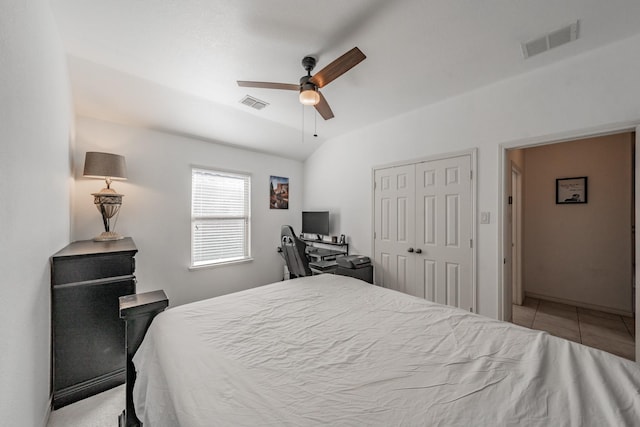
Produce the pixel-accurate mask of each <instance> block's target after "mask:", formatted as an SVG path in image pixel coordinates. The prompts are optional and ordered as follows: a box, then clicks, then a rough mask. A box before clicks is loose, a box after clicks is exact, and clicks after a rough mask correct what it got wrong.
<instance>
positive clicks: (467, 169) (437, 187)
mask: <svg viewBox="0 0 640 427" xmlns="http://www.w3.org/2000/svg"><path fill="white" fill-rule="evenodd" d="M472 209H473V203H472V188H471V157H470V156H468V155H464V156H459V157H452V158H447V159H442V160H432V161H427V162H423V163H418V164H417V165H416V218H417V219H416V243H415V244H416V246H415V251H416V254H415V259H416V281H415V282H414V286H415V287H414V289H412V290H411V291H410V292H409V293H411V294H414V295H416V296H420V297H423V298H426V299H428V300H430V301H435V302H438V303H440V304H447V305H452V306H456V307H460V308H463V309H465V310H472V309H473V278H472V271H473V268H472V265H473V249H472V241H471V239H472V236H473V234H472V233H473V230H472V220H473V215H472Z"/></svg>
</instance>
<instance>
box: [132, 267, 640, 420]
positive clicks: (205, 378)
mask: <svg viewBox="0 0 640 427" xmlns="http://www.w3.org/2000/svg"><path fill="white" fill-rule="evenodd" d="M134 363H135V366H136V369H137V373H138V379H137V382H136V384H135V389H134V401H135V402H136V411H137V414H138V416H139V418H140V419H141V420H142V421H143V423H144V425H145V427H178V426H181V427H195V426H202V427H212V426H261V425H267V426H285V425H287V426H288V425H290V426H312V425H319V424H324V425H332V426H361V425H366V426H506V425H514V426H515V425H518V426H545V427H546V426H625V425H626V426H632V425H636V426H637V425H640V366H639V365H636V364H635V363H634V362H631V361H628V360H624V359H622V358H619V357H617V356H613V355H610V354H607V353H604V352H601V351H599V350H595V349H591V348H589V347H585V346H582V345H580V344H576V343H572V342H569V341H565V340H563V339H560V338H556V337H553V336H551V335H548V334H547V333H544V332H539V331H533V330H528V329H526V328H521V327H518V326H515V325H512V324H509V323H504V322H500V321H496V320H492V319H489V318H486V317H482V316H478V315H474V314H470V313H467V312H465V311H462V310H458V309H455V308H452V307H447V306H442V305H438V304H434V303H430V302H428V301H425V300H422V299H418V298H414V297H411V296H408V295H405V294H401V293H398V292H394V291H389V290H386V289H382V288H379V287H376V286H372V285H369V284H366V283H364V282H361V281H358V280H355V279H351V278H349V277H344V276H334V275H328V274H325V275H320V276H313V277H308V278H302V279H295V280H290V281H286V282H280V283H275V284H272V285H267V286H263V287H260V288H256V289H252V290H249V291H244V292H239V293H236V294H230V295H226V296H222V297H218V298H214V299H210V300H205V301H200V302H196V303H192V304H188V305H184V306H179V307H176V308H172V309H169V310H167V311H166V312H164V313H162V314H160V315H159V316H158V317H157V318H156V319H155V320H154V322H153V324H152V325H151V328H150V329H149V331H148V333H147V336H146V338H145V340H144V342H143V344H142V346H141V347H140V349H139V350H138V352H137V354H136V356H135V357H134Z"/></svg>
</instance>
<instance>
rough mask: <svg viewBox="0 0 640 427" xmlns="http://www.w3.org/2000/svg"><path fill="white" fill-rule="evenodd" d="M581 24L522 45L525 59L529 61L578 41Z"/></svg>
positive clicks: (573, 24)
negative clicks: (530, 58) (548, 51)
mask: <svg viewBox="0 0 640 427" xmlns="http://www.w3.org/2000/svg"><path fill="white" fill-rule="evenodd" d="M579 23H580V21H576V22H574V23H572V24H571V25H567V26H566V27H563V28H560V29H559V30H556V31H552V32H550V33H548V34H545V35H544V36H542V37H538V38H537V39H534V40H530V41H528V42H526V43H522V53H523V55H524V58H525V59H527V58H529V57H530V56H534V55H538V54H539V53H542V52H546V51H547V50H549V49H553V48H554V47H558V46H562V45H563V44H566V43H569V42H572V41H574V40H576V39H577V38H578V27H579Z"/></svg>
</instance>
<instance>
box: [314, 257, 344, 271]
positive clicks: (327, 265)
mask: <svg viewBox="0 0 640 427" xmlns="http://www.w3.org/2000/svg"><path fill="white" fill-rule="evenodd" d="M309 268H310V269H311V273H313V274H321V273H330V274H335V272H336V270H337V269H338V263H337V262H336V260H335V259H333V260H330V261H322V260H320V261H313V262H310V263H309Z"/></svg>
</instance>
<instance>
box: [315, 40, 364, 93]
mask: <svg viewBox="0 0 640 427" xmlns="http://www.w3.org/2000/svg"><path fill="white" fill-rule="evenodd" d="M365 58H366V56H365V55H364V53H362V51H361V50H360V49H358V48H357V47H354V48H353V49H351V50H350V51H349V52H347V53H345V54H344V55H342V56H341V57H340V58H338V59H336V60H335V61H333V62H332V63H331V64H329V65H327V66H326V67H324V68H323V69H322V70H320V71H318V72H317V73H316V74H315V75H314V76H313V77H311V79H309V81H310V82H311V83H313V84H314V85H316V86H318V87H323V86H326V85H328V84H329V83H331V82H332V81H334V80H335V79H337V78H338V77H340V76H341V75H343V74H344V73H346V72H347V71H349V70H350V69H352V68H353V67H355V66H356V65H358V64H359V63H360V62H362V61H364V59H365Z"/></svg>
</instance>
